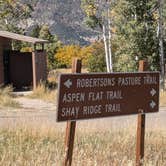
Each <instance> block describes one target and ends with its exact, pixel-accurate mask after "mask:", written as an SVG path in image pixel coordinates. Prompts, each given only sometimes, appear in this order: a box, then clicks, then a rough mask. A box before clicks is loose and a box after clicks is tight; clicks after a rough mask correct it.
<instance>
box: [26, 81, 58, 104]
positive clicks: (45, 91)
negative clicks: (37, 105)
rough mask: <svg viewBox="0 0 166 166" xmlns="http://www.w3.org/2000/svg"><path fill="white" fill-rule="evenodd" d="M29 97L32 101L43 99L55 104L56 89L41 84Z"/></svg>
mask: <svg viewBox="0 0 166 166" xmlns="http://www.w3.org/2000/svg"><path fill="white" fill-rule="evenodd" d="M29 97H30V98H32V99H42V100H44V101H49V102H54V101H55V97H56V89H55V88H49V86H48V85H47V84H46V83H40V84H39V85H38V86H37V88H36V89H34V91H33V93H32V94H31V95H29Z"/></svg>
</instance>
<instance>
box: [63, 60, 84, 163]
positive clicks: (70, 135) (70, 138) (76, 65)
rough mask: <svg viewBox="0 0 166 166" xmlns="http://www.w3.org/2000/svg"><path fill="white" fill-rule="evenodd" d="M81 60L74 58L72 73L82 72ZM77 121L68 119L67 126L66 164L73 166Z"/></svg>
mask: <svg viewBox="0 0 166 166" xmlns="http://www.w3.org/2000/svg"><path fill="white" fill-rule="evenodd" d="M81 66H82V64H81V60H80V59H77V58H74V59H73V62H72V73H81ZM75 128H76V121H68V122H67V127H66V138H65V152H66V154H65V162H64V166H71V163H72V155H73V146H74V137H75Z"/></svg>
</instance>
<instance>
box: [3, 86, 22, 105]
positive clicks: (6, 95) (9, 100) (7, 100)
mask: <svg viewBox="0 0 166 166" xmlns="http://www.w3.org/2000/svg"><path fill="white" fill-rule="evenodd" d="M12 91H13V88H12V87H11V86H7V87H2V86H1V87H0V107H14V108H18V107H20V105H19V103H18V102H16V101H14V100H13V97H12V95H11V92H12Z"/></svg>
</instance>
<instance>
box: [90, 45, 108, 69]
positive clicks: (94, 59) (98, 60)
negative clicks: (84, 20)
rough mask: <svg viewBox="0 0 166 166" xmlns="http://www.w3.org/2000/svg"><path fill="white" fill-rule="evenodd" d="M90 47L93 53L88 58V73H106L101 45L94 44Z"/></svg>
mask: <svg viewBox="0 0 166 166" xmlns="http://www.w3.org/2000/svg"><path fill="white" fill-rule="evenodd" d="M91 47H92V48H93V52H92V54H91V55H90V56H89V58H88V65H87V67H88V71H89V72H106V62H105V53H104V46H103V44H102V43H100V42H96V43H94V44H93V45H92V46H91Z"/></svg>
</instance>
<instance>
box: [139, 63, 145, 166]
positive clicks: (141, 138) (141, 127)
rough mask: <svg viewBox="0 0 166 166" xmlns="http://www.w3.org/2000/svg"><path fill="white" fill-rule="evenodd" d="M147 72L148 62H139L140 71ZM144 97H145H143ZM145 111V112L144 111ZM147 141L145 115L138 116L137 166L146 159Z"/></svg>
mask: <svg viewBox="0 0 166 166" xmlns="http://www.w3.org/2000/svg"><path fill="white" fill-rule="evenodd" d="M146 70H147V62H146V61H144V60H141V61H139V71H140V72H143V71H146ZM142 97H143V96H142ZM143 111H144V110H143ZM144 140H145V113H143V112H142V113H140V114H138V122H137V140H136V141H137V142H136V166H141V165H143V164H142V160H143V158H144V142H145V141H144Z"/></svg>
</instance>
